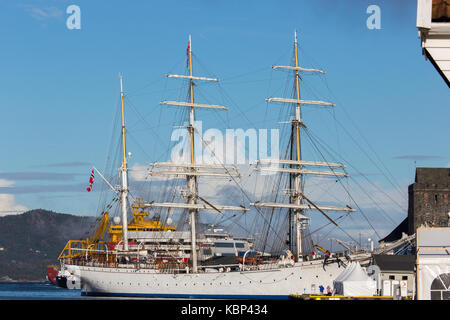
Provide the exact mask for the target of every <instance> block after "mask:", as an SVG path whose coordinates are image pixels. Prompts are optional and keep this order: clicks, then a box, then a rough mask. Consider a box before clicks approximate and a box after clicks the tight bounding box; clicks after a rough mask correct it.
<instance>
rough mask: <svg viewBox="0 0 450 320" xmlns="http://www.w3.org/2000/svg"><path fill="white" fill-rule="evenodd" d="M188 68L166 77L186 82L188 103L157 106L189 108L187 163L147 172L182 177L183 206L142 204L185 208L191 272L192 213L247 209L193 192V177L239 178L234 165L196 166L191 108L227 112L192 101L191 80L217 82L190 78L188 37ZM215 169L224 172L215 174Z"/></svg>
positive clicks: (195, 267) (195, 269) (194, 269)
mask: <svg viewBox="0 0 450 320" xmlns="http://www.w3.org/2000/svg"><path fill="white" fill-rule="evenodd" d="M188 48H189V50H188V52H187V54H188V59H189V60H188V63H189V64H188V67H189V75H176V74H167V77H169V78H179V79H189V101H188V102H178V101H162V102H160V104H163V105H172V106H179V107H187V108H189V123H188V126H187V129H188V133H189V143H190V161H188V162H187V163H179V162H159V163H154V164H153V169H155V170H153V169H152V170H151V171H150V175H167V176H175V177H180V176H181V177H184V178H185V179H186V182H187V203H174V202H166V203H155V202H151V203H148V204H145V206H146V207H160V208H178V209H186V210H188V212H189V223H190V233H191V260H192V272H194V273H196V272H198V265H197V241H196V234H197V231H196V228H195V227H196V214H197V212H198V211H199V210H210V211H218V212H220V213H222V211H224V210H233V211H247V210H248V209H247V208H245V207H244V206H239V207H238V206H225V205H217V204H211V203H210V202H209V201H207V200H205V199H204V198H202V197H200V196H199V195H198V194H197V193H198V192H197V190H198V188H197V177H198V176H211V177H227V178H229V177H230V176H233V177H239V176H240V175H239V173H238V171H237V168H236V167H234V166H224V165H217V164H203V163H196V161H195V153H194V138H195V133H196V132H197V134H200V133H198V131H196V129H195V114H194V111H195V108H202V109H216V110H227V108H226V107H224V106H218V105H210V104H199V103H195V101H194V86H195V85H196V84H195V83H194V80H196V81H197V80H198V81H212V82H218V81H219V79H215V78H206V77H198V76H194V75H193V72H192V42H191V36H190V35H189V44H188ZM159 168H169V170H167V171H163V170H159ZM218 169H222V170H225V172H218V171H217V170H218ZM197 200H200V201H202V202H203V203H198V201H197Z"/></svg>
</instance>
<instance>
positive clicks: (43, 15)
mask: <svg viewBox="0 0 450 320" xmlns="http://www.w3.org/2000/svg"><path fill="white" fill-rule="evenodd" d="M22 7H23V8H24V9H25V11H27V12H28V13H29V14H30V15H31V16H32V17H33V18H34V19H36V20H40V21H42V20H46V19H52V18H57V19H58V18H61V17H62V16H63V14H64V12H63V10H61V9H59V8H56V7H45V8H40V7H37V6H34V5H22Z"/></svg>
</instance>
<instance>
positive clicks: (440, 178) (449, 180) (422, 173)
mask: <svg viewBox="0 0 450 320" xmlns="http://www.w3.org/2000/svg"><path fill="white" fill-rule="evenodd" d="M415 182H416V183H423V184H440V185H449V184H450V168H416V178H415Z"/></svg>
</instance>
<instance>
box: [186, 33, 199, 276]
mask: <svg viewBox="0 0 450 320" xmlns="http://www.w3.org/2000/svg"><path fill="white" fill-rule="evenodd" d="M188 55H189V76H190V77H191V79H189V100H190V101H189V102H190V103H191V104H192V105H193V104H194V80H193V79H192V42H191V35H189V52H188ZM194 125H195V115H194V107H193V106H191V110H190V112H189V127H188V130H189V136H190V146H191V164H192V165H194V164H195V154H194ZM191 171H192V172H193V171H194V168H193V167H192V168H191ZM186 180H187V187H188V191H189V194H188V203H189V204H195V201H196V190H197V180H196V177H195V176H193V175H192V176H186ZM196 212H197V210H195V209H189V224H190V226H191V260H192V272H194V273H196V272H197V271H198V270H197V241H196V231H195V223H196V221H195V220H196V219H195V214H196Z"/></svg>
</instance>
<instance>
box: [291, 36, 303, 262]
mask: <svg viewBox="0 0 450 320" xmlns="http://www.w3.org/2000/svg"><path fill="white" fill-rule="evenodd" d="M294 51H295V53H294V54H295V67H296V68H298V43H297V30H295V35H294ZM298 72H299V71H298V70H295V89H296V96H297V100H298V101H300V75H299V73H298ZM301 121H302V119H301V104H300V103H297V104H296V107H295V120H294V121H292V129H293V130H294V129H295V142H296V148H295V149H296V151H297V159H296V160H297V161H299V162H300V161H301V160H302V155H301V144H300V124H301V123H302V122H301ZM292 143H293V141H292ZM291 160H294V159H291ZM297 168H298V169H301V165H297ZM292 175H293V176H294V194H293V198H294V199H293V200H294V201H295V204H297V205H300V204H301V203H302V199H303V198H302V197H301V194H303V190H302V187H303V186H302V177H303V176H302V175H301V174H291V178H292ZM302 212H303V210H302V209H295V210H294V213H295V215H294V219H295V227H296V255H295V257H296V260H299V259H300V257H301V253H302V234H301V223H302V221H301V220H300V217H302V216H303V214H302Z"/></svg>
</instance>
